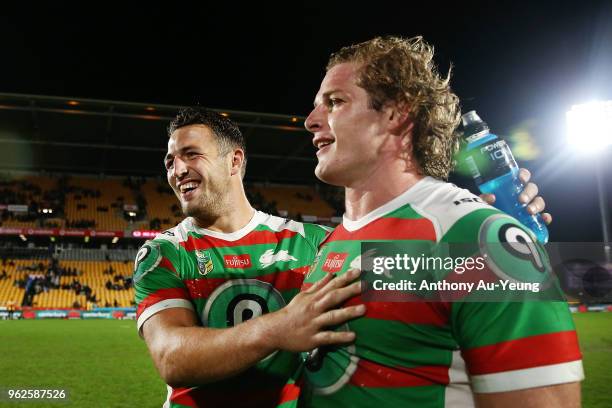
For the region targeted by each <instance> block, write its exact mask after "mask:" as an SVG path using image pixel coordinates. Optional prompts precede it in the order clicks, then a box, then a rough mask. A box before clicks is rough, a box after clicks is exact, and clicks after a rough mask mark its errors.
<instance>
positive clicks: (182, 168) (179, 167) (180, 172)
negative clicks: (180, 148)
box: [172, 156, 189, 179]
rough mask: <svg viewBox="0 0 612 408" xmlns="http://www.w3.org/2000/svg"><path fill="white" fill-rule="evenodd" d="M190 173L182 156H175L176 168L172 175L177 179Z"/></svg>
mask: <svg viewBox="0 0 612 408" xmlns="http://www.w3.org/2000/svg"><path fill="white" fill-rule="evenodd" d="M187 173H189V169H188V168H187V164H186V163H185V162H184V161H183V160H181V158H180V157H178V156H177V157H175V158H174V169H173V171H172V175H173V176H174V177H176V178H177V179H181V178H183V177H185V176H186V175H187Z"/></svg>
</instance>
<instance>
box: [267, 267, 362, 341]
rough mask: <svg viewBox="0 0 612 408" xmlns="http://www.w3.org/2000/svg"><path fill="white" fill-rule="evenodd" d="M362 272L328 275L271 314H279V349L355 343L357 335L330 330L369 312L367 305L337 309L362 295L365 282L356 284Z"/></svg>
mask: <svg viewBox="0 0 612 408" xmlns="http://www.w3.org/2000/svg"><path fill="white" fill-rule="evenodd" d="M360 273H361V271H359V270H358V269H352V270H350V271H348V272H346V273H345V274H344V275H342V276H340V277H337V278H333V275H332V274H328V275H326V276H325V277H324V278H323V279H322V280H320V281H319V282H317V283H315V284H314V285H312V286H311V287H310V288H309V289H308V290H306V291H304V292H301V293H299V294H298V295H297V296H296V297H294V298H293V300H292V301H291V302H290V303H289V304H288V305H287V306H286V307H284V308H283V309H281V310H279V311H278V312H275V313H271V314H270V316H271V317H272V315H276V316H274V318H275V319H278V324H275V325H274V328H273V330H274V333H271V334H272V336H274V338H275V339H276V343H277V344H276V348H278V349H281V350H287V351H293V352H299V351H309V350H312V349H314V348H316V347H319V346H324V345H329V344H346V343H350V342H352V341H354V340H355V333H354V332H348V331H334V330H332V329H330V327H332V326H336V325H339V324H342V323H345V322H347V321H348V320H351V319H354V318H357V317H359V316H363V314H364V313H365V305H357V306H350V307H344V308H340V309H338V308H337V306H339V305H341V304H342V303H344V302H345V301H346V300H348V299H349V298H351V297H353V296H355V295H358V294H359V293H360V292H361V282H360V281H357V282H353V281H354V280H355V279H357V278H358V277H359V274H360ZM351 282H353V283H351Z"/></svg>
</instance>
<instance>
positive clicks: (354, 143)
mask: <svg viewBox="0 0 612 408" xmlns="http://www.w3.org/2000/svg"><path fill="white" fill-rule="evenodd" d="M358 69H359V65H358V64H356V63H341V64H338V65H335V66H334V67H332V68H331V69H330V70H329V71H327V74H326V75H325V78H324V79H323V82H322V83H321V88H320V89H319V92H318V93H317V95H316V97H315V103H314V109H313V110H312V112H310V115H308V118H307V119H306V122H305V125H306V129H308V131H310V132H311V133H313V135H314V138H313V144H314V145H315V147H316V148H317V149H318V151H317V159H318V164H317V167H316V169H315V174H316V176H317V177H318V178H319V179H320V180H322V181H324V182H326V183H328V184H333V185H336V186H345V187H350V186H352V185H354V184H355V183H359V182H361V181H363V180H366V179H367V178H368V176H369V175H371V174H373V172H375V171H376V170H377V169H378V168H379V167H380V165H381V164H382V159H383V157H382V156H381V154H380V153H381V152H380V150H381V148H382V146H383V144H384V142H385V140H386V136H387V135H388V120H386V114H385V109H382V110H381V111H377V110H375V109H373V108H371V107H370V103H369V102H370V100H369V96H368V94H367V92H366V91H365V89H363V88H361V87H360V86H358V85H357V79H358Z"/></svg>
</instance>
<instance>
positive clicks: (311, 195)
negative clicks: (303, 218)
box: [250, 185, 335, 217]
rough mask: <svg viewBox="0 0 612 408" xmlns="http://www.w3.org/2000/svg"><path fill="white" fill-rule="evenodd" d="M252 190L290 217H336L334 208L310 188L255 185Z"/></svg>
mask: <svg viewBox="0 0 612 408" xmlns="http://www.w3.org/2000/svg"><path fill="white" fill-rule="evenodd" d="M250 189H251V190H252V191H254V192H258V193H259V194H261V195H262V196H263V197H264V198H265V200H266V201H267V202H270V203H274V202H275V203H276V208H277V209H278V211H279V212H282V211H286V212H287V214H288V215H289V216H290V217H297V216H298V215H313V216H318V217H332V216H334V215H335V211H334V210H333V208H332V207H331V206H330V205H329V204H328V203H327V202H325V201H324V200H323V199H322V198H321V196H320V195H319V194H318V193H317V192H316V191H315V189H314V188H312V187H310V186H289V185H287V186H283V185H272V186H270V185H253V186H251V187H250Z"/></svg>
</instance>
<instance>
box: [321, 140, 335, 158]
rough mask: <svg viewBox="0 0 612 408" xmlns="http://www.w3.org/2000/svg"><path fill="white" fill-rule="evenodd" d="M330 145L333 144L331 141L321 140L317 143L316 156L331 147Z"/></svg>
mask: <svg viewBox="0 0 612 408" xmlns="http://www.w3.org/2000/svg"><path fill="white" fill-rule="evenodd" d="M332 143H334V141H333V140H322V141H320V142H319V143H317V149H318V150H317V155H318V154H319V153H321V152H323V151H325V150H326V148H327V147H328V146H329V145H331V144H332Z"/></svg>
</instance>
